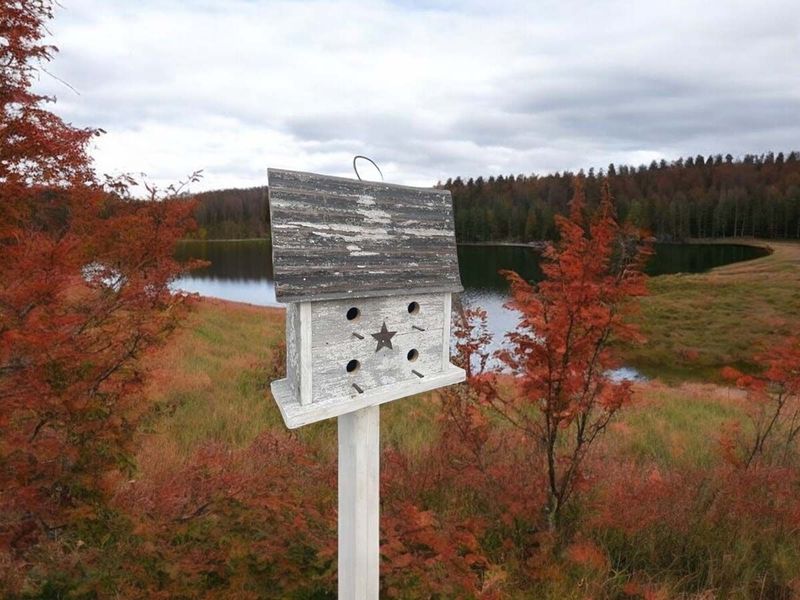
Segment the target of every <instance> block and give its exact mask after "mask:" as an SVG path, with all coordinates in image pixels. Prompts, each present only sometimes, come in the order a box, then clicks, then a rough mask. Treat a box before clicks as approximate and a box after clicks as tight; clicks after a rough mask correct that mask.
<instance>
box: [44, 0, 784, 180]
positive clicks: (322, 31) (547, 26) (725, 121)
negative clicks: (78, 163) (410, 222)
mask: <svg viewBox="0 0 800 600" xmlns="http://www.w3.org/2000/svg"><path fill="white" fill-rule="evenodd" d="M61 4H62V5H63V7H62V8H60V9H59V10H58V12H57V15H56V19H55V21H54V22H53V23H51V26H50V30H51V31H52V34H53V38H54V40H53V41H54V42H55V43H56V44H57V45H58V46H59V48H60V50H61V52H60V54H59V55H58V57H57V58H56V60H55V62H54V63H52V64H51V65H50V66H49V67H48V70H49V71H50V72H51V73H53V74H54V75H55V76H57V77H58V78H60V79H63V80H65V81H67V82H69V84H70V85H71V86H72V87H74V88H75V90H77V92H73V91H72V90H71V89H69V88H68V87H66V86H64V85H63V84H61V83H59V82H58V81H57V80H56V79H54V78H50V77H47V76H43V77H42V79H41V82H40V84H39V85H40V88H41V89H42V90H44V91H46V92H48V93H53V94H56V95H57V96H58V104H57V105H56V111H57V112H58V113H59V114H61V115H62V116H63V117H65V118H66V119H67V120H69V121H71V122H73V123H75V124H78V125H85V126H95V127H101V128H103V129H105V130H106V131H107V132H108V133H107V134H106V135H104V136H103V137H102V138H100V140H99V141H98V142H97V144H96V147H95V148H94V150H93V153H94V156H95V158H96V162H97V167H98V170H99V171H101V172H106V173H119V172H122V171H126V172H135V173H139V172H143V173H146V174H147V176H148V177H149V178H150V179H151V180H153V181H155V182H157V183H159V184H161V185H164V184H166V183H168V182H173V181H176V180H178V179H180V178H181V177H182V176H184V175H186V174H187V173H189V172H191V171H193V170H195V169H203V170H204V173H205V177H204V179H203V181H202V182H201V183H200V184H198V185H196V186H195V187H194V188H193V189H195V190H200V189H215V188H221V187H244V186H252V185H263V184H265V183H266V168H267V167H268V166H269V167H282V168H290V169H298V170H310V171H316V172H320V173H326V174H331V175H344V176H352V169H351V161H352V157H353V155H354V154H366V155H368V156H370V157H372V158H373V159H375V161H376V162H377V163H378V164H379V165H380V166H381V168H382V170H383V172H384V174H385V175H386V179H387V181H393V182H397V183H407V184H419V185H429V184H432V183H435V182H436V181H437V180H444V179H446V178H447V177H451V176H456V175H461V176H465V177H468V176H477V175H490V174H499V173H502V174H508V173H515V174H516V173H532V172H536V173H547V172H552V171H556V170H563V169H573V170H577V169H579V168H581V167H583V168H588V167H590V166H594V167H604V166H606V165H608V163H609V162H612V161H613V162H615V163H633V164H640V163H647V162H649V161H650V160H652V159H654V158H661V157H664V158H667V159H671V158H676V157H678V156H687V155H690V154H691V155H696V154H698V153H701V154H704V155H707V154H710V153H722V154H725V153H727V152H730V153H731V154H734V155H741V154H744V153H748V152H750V153H761V152H764V151H767V150H770V149H773V150H775V151H779V150H784V151H786V150H792V149H800V5H798V3H797V0H782V1H781V0H775V1H771V0H760V1H759V2H755V1H746V2H737V1H734V0H705V1H693V2H688V1H687V2H683V1H675V0H663V1H661V2H614V1H607V0H599V1H593V2H589V1H586V2H573V1H570V0H557V1H549V0H537V1H531V0H528V1H520V2H496V1H493V2H471V1H466V2H459V1H456V0H441V1H440V0H397V1H395V2H374V3H372V2H347V1H343V2H333V1H324V0H312V1H305V0H301V1H284V2H273V1H270V0H215V1H212V0H136V1H132V0H61Z"/></svg>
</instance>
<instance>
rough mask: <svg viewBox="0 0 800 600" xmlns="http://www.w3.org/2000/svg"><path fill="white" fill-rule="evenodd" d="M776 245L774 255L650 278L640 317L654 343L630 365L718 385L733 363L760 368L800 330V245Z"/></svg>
mask: <svg viewBox="0 0 800 600" xmlns="http://www.w3.org/2000/svg"><path fill="white" fill-rule="evenodd" d="M751 243H757V244H763V245H769V246H770V247H771V248H772V249H773V253H772V254H771V255H769V256H766V257H763V258H759V259H755V260H751V261H747V262H742V263H735V264H732V265H727V266H725V267H719V268H717V269H713V270H712V271H710V272H708V273H702V274H695V275H664V276H661V277H655V278H653V279H651V281H650V284H649V287H650V291H651V295H650V296H649V297H647V298H645V299H644V300H643V301H642V311H641V314H640V315H639V317H638V320H639V323H640V325H641V328H642V331H643V333H644V334H645V335H646V336H647V340H648V341H647V343H646V344H644V345H643V346H641V347H637V348H626V349H624V350H623V354H624V358H625V362H626V363H628V364H630V365H632V366H634V367H636V368H637V369H639V370H640V371H642V372H643V373H644V374H645V375H647V376H649V377H658V378H661V379H663V380H665V381H669V382H678V381H685V380H693V381H719V380H720V375H719V372H720V370H721V369H722V367H724V366H726V365H730V366H734V367H737V368H739V369H742V370H745V371H752V370H753V369H755V368H756V367H755V363H754V361H753V357H754V355H755V354H758V353H761V352H765V351H767V350H768V349H769V347H770V345H772V344H773V343H774V342H775V341H776V340H777V339H780V338H782V337H784V336H786V335H788V334H789V333H790V332H796V331H797V327H798V325H800V244H797V243H792V242H772V241H771V242H769V244H767V243H766V242H758V241H753V242H751Z"/></svg>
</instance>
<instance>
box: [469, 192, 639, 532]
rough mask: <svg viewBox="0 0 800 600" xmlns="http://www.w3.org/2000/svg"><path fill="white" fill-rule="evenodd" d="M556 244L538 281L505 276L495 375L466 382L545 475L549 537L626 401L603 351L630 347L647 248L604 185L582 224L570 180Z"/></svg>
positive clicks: (626, 388)
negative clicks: (507, 328)
mask: <svg viewBox="0 0 800 600" xmlns="http://www.w3.org/2000/svg"><path fill="white" fill-rule="evenodd" d="M556 221H557V224H558V229H559V234H560V239H559V241H558V242H556V243H555V244H551V245H549V246H548V248H547V249H546V250H545V252H544V254H543V260H542V272H543V274H544V279H543V280H542V281H541V282H539V283H537V284H532V283H529V282H527V281H525V280H524V279H523V278H522V277H520V276H519V275H517V274H516V273H513V272H505V273H504V274H505V276H506V278H507V279H508V281H509V283H510V287H511V290H510V292H511V299H510V301H509V302H508V306H509V307H510V308H513V309H514V310H516V311H517V312H518V313H519V315H520V317H519V324H518V326H517V328H516V329H515V330H514V331H512V332H510V333H508V334H507V335H506V343H505V345H504V346H503V348H502V349H501V350H500V351H498V352H497V358H498V359H499V361H500V362H501V364H502V366H503V367H504V369H503V371H502V372H500V373H498V372H497V371H494V372H483V373H478V374H476V375H475V376H473V377H472V378H471V381H472V383H473V385H475V386H476V388H477V389H478V390H479V392H480V397H481V401H482V402H484V403H486V404H487V405H489V406H491V408H492V409H494V411H496V413H497V414H498V415H499V416H500V417H501V418H502V420H503V421H504V422H505V424H506V426H507V427H508V428H510V429H513V430H516V431H517V432H518V433H520V434H521V435H522V437H523V438H524V440H525V443H526V444H527V445H528V446H530V447H531V448H534V447H535V448H536V449H537V450H538V452H539V454H538V455H539V456H540V457H541V461H540V462H537V463H534V465H532V467H533V469H530V470H529V471H528V473H529V474H531V475H533V473H534V472H536V471H538V470H540V469H541V470H542V471H543V472H545V473H546V475H547V482H546V486H547V494H548V504H547V510H546V515H545V516H546V518H547V520H548V522H549V526H550V527H551V528H553V529H555V528H557V527H558V526H559V521H560V520H561V518H562V516H563V515H564V512H565V507H566V506H567V505H568V503H569V501H570V500H571V498H572V497H573V495H574V493H575V492H576V491H577V490H578V488H579V487H580V484H581V481H582V479H583V474H582V467H583V464H584V461H585V458H586V456H587V454H588V453H589V450H590V448H591V447H592V445H593V444H594V442H595V440H597V439H598V437H599V436H601V435H602V434H603V432H604V431H605V430H606V428H607V426H608V424H609V423H610V422H611V420H612V419H613V418H614V417H615V416H616V414H617V413H618V411H619V410H620V409H622V408H623V407H624V406H625V405H626V404H627V403H628V402H629V401H630V398H631V385H630V382H628V381H625V380H617V379H615V378H614V377H613V376H612V375H611V370H612V369H613V368H614V367H616V366H618V363H617V361H616V359H615V357H614V354H613V352H612V348H611V342H612V341H621V340H627V341H638V340H639V339H640V338H639V335H638V330H637V329H636V327H635V326H633V325H631V324H629V323H628V322H627V321H626V320H625V317H626V313H628V312H630V311H631V310H632V308H633V306H634V305H633V304H632V302H631V300H632V299H634V298H636V297H638V296H642V295H644V294H645V292H646V290H645V275H644V273H643V270H642V269H643V266H644V262H645V260H646V258H647V256H648V255H649V253H650V251H649V246H648V245H647V244H646V243H645V241H644V239H643V237H642V234H641V232H638V231H636V230H633V229H631V228H628V227H625V226H620V225H619V224H618V223H617V221H616V218H615V214H614V206H613V199H612V196H611V192H610V189H609V187H608V183H607V182H606V183H605V184H604V186H603V193H602V200H601V202H600V205H599V206H598V207H597V209H596V211H595V212H594V214H593V215H591V216H587V215H586V206H585V197H584V192H583V184H582V180H581V179H580V178H577V179H576V180H575V195H574V197H573V200H572V202H571V205H570V215H569V216H568V217H566V216H558V217H556Z"/></svg>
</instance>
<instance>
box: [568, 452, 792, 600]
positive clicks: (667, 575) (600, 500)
mask: <svg viewBox="0 0 800 600" xmlns="http://www.w3.org/2000/svg"><path fill="white" fill-rule="evenodd" d="M608 466H609V465H606V467H607V470H606V476H605V477H604V480H603V482H602V483H601V484H599V485H598V486H597V488H596V489H595V495H594V497H593V498H592V500H591V502H590V506H589V507H587V516H586V519H585V521H584V522H583V526H582V530H583V532H584V534H585V535H587V536H590V537H591V538H592V539H594V540H595V542H596V543H597V544H598V545H599V546H600V547H602V548H603V549H604V551H605V553H606V555H607V556H608V558H609V572H612V571H613V572H617V573H622V574H624V581H625V582H626V583H633V584H637V585H639V586H641V589H650V588H651V587H652V586H653V585H655V584H656V583H659V584H661V585H662V586H663V585H664V584H666V585H667V586H668V589H669V590H670V596H684V595H685V596H687V597H688V596H693V595H700V594H703V593H708V592H711V593H712V594H714V595H715V597H741V598H751V597H758V598H782V599H783V598H786V599H788V598H793V597H794V594H795V593H797V592H798V591H800V588H799V587H798V584H800V541H798V531H799V528H800V520H799V518H800V499H798V497H797V489H798V486H799V485H800V473H798V472H797V471H788V470H786V469H775V468H764V469H751V470H740V469H732V468H730V467H729V466H726V465H720V466H718V467H715V468H712V469H690V470H671V471H670V472H661V471H659V470H658V469H655V468H649V469H648V468H642V467H637V466H635V465H633V464H630V463H624V462H621V463H619V464H616V465H614V466H613V468H608ZM648 586H649V587H648ZM631 589H632V588H631ZM607 591H608V590H607Z"/></svg>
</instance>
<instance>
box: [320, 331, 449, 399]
mask: <svg viewBox="0 0 800 600" xmlns="http://www.w3.org/2000/svg"><path fill="white" fill-rule="evenodd" d="M441 343H442V331H441V329H433V330H430V331H423V332H417V331H414V332H408V333H402V334H401V333H397V334H396V335H395V336H394V337H393V338H392V349H388V348H381V350H379V351H378V352H376V351H375V348H376V346H377V342H376V341H375V340H374V339H373V338H372V337H371V336H367V337H366V338H365V339H364V340H358V339H355V340H353V341H352V342H347V343H345V344H342V345H337V346H330V347H328V348H326V349H325V351H324V352H323V351H319V352H315V353H314V356H313V359H312V365H313V366H312V372H313V375H312V390H313V391H312V397H313V398H314V402H316V401H318V400H324V399H325V398H329V397H332V396H338V397H347V396H358V395H360V394H361V393H366V392H369V391H371V390H374V389H376V388H379V387H383V386H387V385H395V384H398V383H402V382H403V381H405V380H409V379H414V378H416V377H417V375H414V374H413V373H412V369H413V370H416V371H417V372H418V373H421V374H422V375H423V376H424V377H430V376H432V375H435V374H437V373H439V372H440V371H441V370H442V350H441ZM411 350H416V352H417V355H416V358H415V359H414V360H411V361H410V360H408V358H407V355H408V353H409V352H410V351H411ZM351 360H356V361H358V363H359V366H358V368H357V369H356V370H355V371H353V372H351V373H348V372H347V370H346V365H347V363H348V362H349V361H351ZM353 384H356V385H357V386H358V387H359V388H360V389H361V390H362V391H361V392H359V391H358V390H357V389H356V388H355V387H353Z"/></svg>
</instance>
